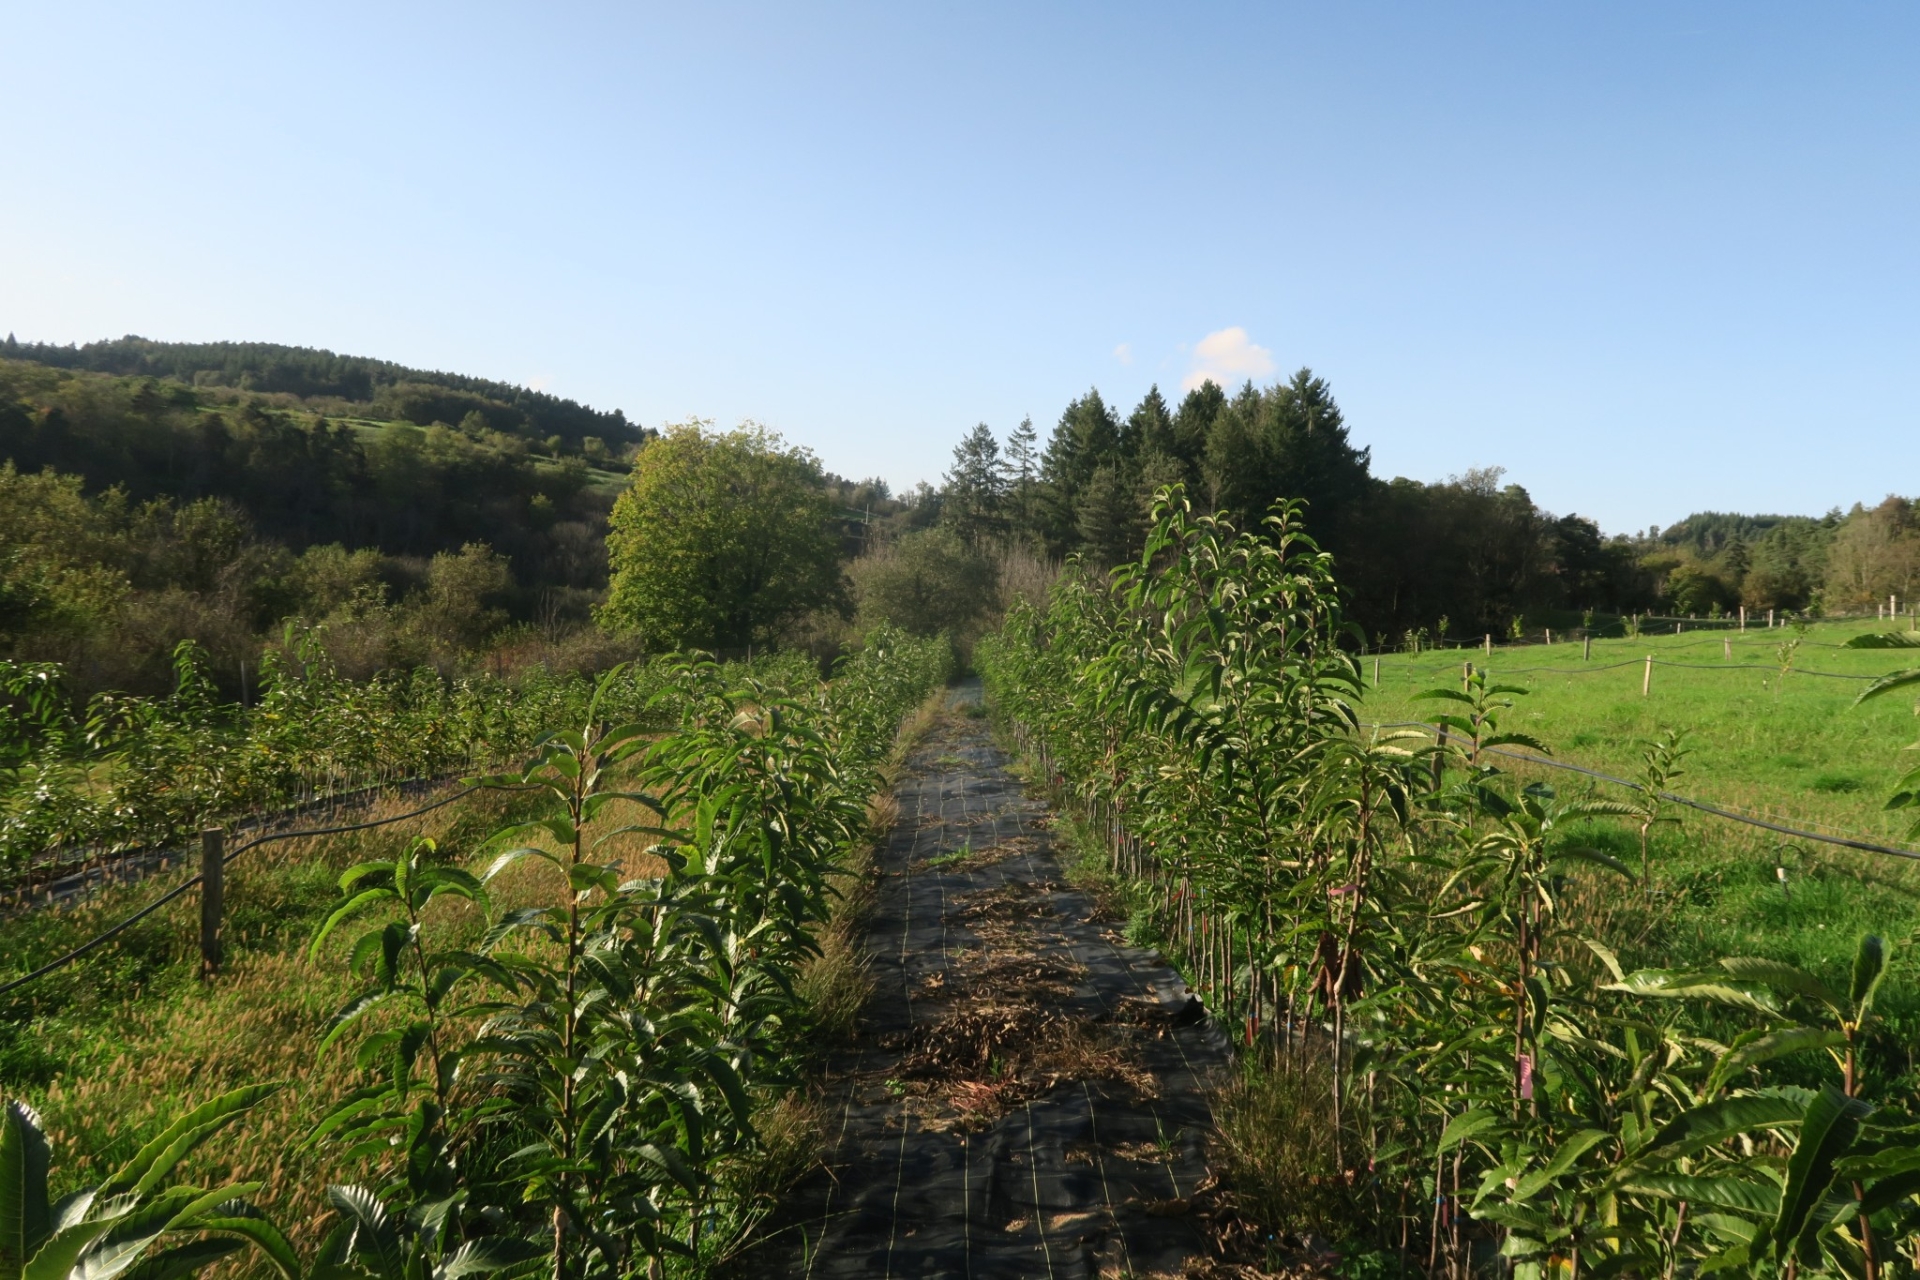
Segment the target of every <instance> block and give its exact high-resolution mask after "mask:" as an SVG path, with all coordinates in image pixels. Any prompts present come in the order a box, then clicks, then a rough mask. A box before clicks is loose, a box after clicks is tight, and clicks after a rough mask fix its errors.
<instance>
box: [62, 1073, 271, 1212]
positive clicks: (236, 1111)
mask: <svg viewBox="0 0 1920 1280" xmlns="http://www.w3.org/2000/svg"><path fill="white" fill-rule="evenodd" d="M280 1088H281V1086H280V1085H278V1084H249V1085H242V1086H241V1087H240V1088H238V1089H233V1090H230V1091H228V1092H226V1093H223V1094H221V1095H220V1096H219V1097H217V1098H213V1099H210V1100H209V1101H207V1102H203V1103H201V1104H200V1105H199V1106H197V1107H195V1108H194V1109H193V1110H192V1111H189V1112H187V1114H186V1115H184V1116H181V1117H180V1118H179V1119H178V1120H175V1121H174V1122H173V1123H172V1124H170V1125H168V1126H167V1128H166V1129H165V1130H164V1131H163V1132H162V1133H161V1134H160V1135H159V1136H158V1137H156V1138H154V1139H153V1141H151V1142H149V1143H147V1145H146V1146H144V1147H141V1148H140V1150H139V1151H137V1152H135V1153H134V1156H133V1159H131V1160H129V1161H127V1163H126V1164H124V1165H122V1166H121V1167H120V1168H119V1170H118V1171H116V1172H115V1173H114V1175H113V1176H112V1177H110V1178H108V1179H107V1180H106V1181H105V1182H103V1183H101V1184H100V1186H99V1188H98V1192H99V1194H100V1195H103V1196H106V1195H112V1194H114V1193H115V1192H120V1191H132V1192H136V1193H138V1194H140V1195H146V1194H147V1193H149V1192H151V1191H152V1190H153V1189H154V1188H155V1187H157V1186H159V1185H160V1183H161V1182H162V1181H163V1180H165V1178H166V1176H167V1175H168V1174H169V1173H171V1172H173V1168H174V1166H175V1165H177V1164H179V1163H180V1161H182V1160H184V1159H186V1157H187V1155H188V1154H189V1153H190V1152H192V1151H193V1149H194V1148H195V1147H197V1146H199V1145H200V1144H201V1143H202V1142H205V1141H206V1140H207V1139H208V1138H210V1137H212V1136H213V1135H214V1134H215V1133H216V1132H218V1131H219V1130H221V1129H223V1128H225V1127H226V1126H227V1125H229V1124H231V1123H232V1122H233V1121H234V1120H236V1119H238V1118H239V1117H240V1116H241V1115H242V1114H244V1113H245V1112H246V1111H248V1110H250V1109H252V1108H253V1107H254V1106H255V1105H257V1104H258V1103H259V1102H260V1101H261V1100H262V1099H264V1098H267V1097H270V1096H272V1095H273V1094H275V1093H278V1092H279V1091H280Z"/></svg>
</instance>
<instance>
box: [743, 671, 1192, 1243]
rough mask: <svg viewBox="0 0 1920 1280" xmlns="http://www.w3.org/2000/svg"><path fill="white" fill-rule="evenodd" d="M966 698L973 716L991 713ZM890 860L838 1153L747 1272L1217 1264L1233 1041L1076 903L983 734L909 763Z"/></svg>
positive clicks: (1086, 900) (885, 863)
mask: <svg viewBox="0 0 1920 1280" xmlns="http://www.w3.org/2000/svg"><path fill="white" fill-rule="evenodd" d="M977 696H978V694H977V691H972V690H969V691H964V692H963V693H962V695H961V701H963V702H964V700H965V699H966V698H968V697H972V698H977ZM897 795H898V801H899V806H900V817H899V821H898V823H897V824H896V825H895V827H894V830H893V833H892V837H891V839H890V841H889V843H888V845H887V847H886V849H885V850H884V851H883V853H882V856H881V860H880V871H881V876H882V878H881V882H880V886H879V894H878V902H877V906H876V909H875V911H874V913H873V916H872V925H871V932H870V935H869V943H868V945H869V947H870V950H871V952H872V956H873V972H874V977H875V979H876V991H875V995H874V998H873V1000H872V1002H871V1004H870V1005H869V1007H868V1010H867V1015H866V1021H865V1025H864V1028H863V1031H862V1033H861V1034H860V1036H859V1037H858V1039H857V1040H856V1041H855V1042H854V1043H853V1044H851V1045H849V1046H848V1047H847V1048H846V1049H845V1050H843V1051H842V1052H841V1053H839V1054H838V1055H836V1057H835V1058H834V1060H833V1061H832V1062H831V1064H830V1067H829V1070H828V1072H827V1075H826V1082H825V1086H824V1088H825V1097H826V1099H827V1101H828V1104H829V1109H830V1116H829V1151H828V1154H827V1157H826V1167H825V1168H824V1169H822V1170H820V1171H818V1172H816V1173H815V1174H814V1175H812V1176H811V1177H810V1178H808V1179H807V1180H806V1181H805V1182H803V1183H802V1185H801V1186H800V1187H799V1188H798V1189H797V1190H796V1191H795V1193H794V1194H793V1196H792V1198H791V1200H790V1201H789V1202H788V1203H787V1204H786V1205H784V1206H783V1207H782V1211H781V1212H780V1213H779V1214H778V1215H777V1217H778V1222H779V1226H778V1228H777V1234H776V1236H775V1238H774V1241H773V1242H772V1245H771V1247H770V1248H769V1249H767V1250H765V1251H764V1252H762V1253H761V1254H760V1255H759V1257H758V1258H757V1259H756V1260H755V1261H754V1264H753V1265H752V1268H751V1269H752V1270H753V1272H754V1273H755V1274H771V1275H784V1276H794V1277H820V1278H822V1280H825V1278H828V1277H854V1276H858V1277H881V1278H890V1277H912V1278H913V1280H923V1278H931V1277H949V1276H952V1277H973V1278H979V1280H988V1278H994V1277H1013V1276H1053V1277H1082V1276H1087V1277H1092V1276H1109V1277H1119V1276H1134V1277H1145V1276H1151V1275H1154V1274H1156V1273H1157V1274H1161V1275H1178V1274H1179V1273H1180V1272H1181V1270H1182V1266H1183V1263H1184V1262H1185V1260H1186V1259H1188V1258H1190V1257H1194V1256H1196V1255H1199V1254H1201V1253H1203V1252H1204V1251H1205V1242H1204V1240H1203V1239H1202V1236H1201V1232H1200V1228H1199V1225H1198V1222H1197V1220H1196V1219H1195V1218H1194V1217H1193V1216H1192V1215H1191V1214H1190V1213H1189V1212H1188V1210H1189V1208H1190V1204H1189V1201H1190V1199H1191V1197H1192V1196H1193V1195H1194V1193H1195V1192H1196V1191H1197V1190H1200V1189H1201V1188H1202V1187H1203V1185H1204V1184H1205V1183H1206V1182H1207V1181H1208V1178H1209V1175H1208V1168H1207V1163H1206V1140H1207V1135H1208V1132H1209V1130H1210V1128H1211V1123H1212V1121H1211V1116H1210V1114H1209V1112H1208V1108H1207V1104H1206V1100H1205V1085H1206V1082H1207V1081H1208V1079H1209V1078H1210V1077H1211V1076H1212V1075H1213V1074H1214V1073H1217V1072H1219V1071H1221V1070H1222V1069H1223V1068H1224V1067H1225V1065H1226V1063H1227V1051H1226V1044H1225V1041H1224V1040H1223V1039H1222V1038H1221V1036H1220V1034H1219V1032H1218V1031H1217V1030H1215V1029H1214V1028H1213V1027H1212V1026H1211V1024H1210V1023H1208V1022H1207V1021H1206V1019H1205V1017H1204V1011H1202V1010H1201V1009H1200V1008H1199V1006H1198V1005H1197V1003H1195V1002H1194V1001H1193V1000H1192V998H1191V996H1189V994H1188V993H1187V990H1186V987H1185V985H1184V984H1183V983H1182V982H1181V981H1180V979H1179V978H1178V976H1177V975H1176V974H1175V973H1174V972H1173V970H1172V969H1171V968H1169V967H1168V966H1167V965H1166V963H1165V962H1164V961H1162V960H1161V959H1160V957H1159V956H1157V955H1155V954H1153V953H1151V952H1147V951H1143V950H1140V949H1137V948H1132V947H1128V946H1127V945H1126V944H1125V941H1124V938H1123V937H1122V935H1121V933H1120V932H1119V930H1120V929H1121V927H1122V925H1121V922H1119V921H1115V920H1109V919H1101V918H1100V916H1099V912H1098V910H1097V907H1096V904H1095V902H1094V901H1093V900H1092V898H1090V897H1089V895H1087V894H1086V893H1083V892H1080V891H1078V890H1075V889H1071V888H1068V887H1067V886H1066V884H1065V876H1064V874H1063V872H1062V869H1061V865H1060V862H1059V859H1058V858H1057V857H1056V855H1055V852H1054V849H1053V845H1052V837H1051V834H1050V832H1049V829H1048V821H1047V819H1048V813H1047V807H1046V805H1045V804H1044V803H1042V802H1040V801H1038V800H1036V799H1034V798H1032V797H1030V796H1028V795H1026V794H1024V793H1023V791H1022V789H1021V786H1020V784H1019V782H1018V781H1017V780H1016V779H1015V778H1014V777H1013V776H1012V775H1011V774H1010V773H1009V772H1008V770H1007V760H1006V758H1005V756H1004V755H1003V753H1001V752H1000V751H999V749H998V748H997V747H995V746H994V744H993V742H992V740H991V738H990V737H989V734H988V731H987V726H986V723H985V721H984V720H981V719H978V718H975V717H972V716H968V715H966V714H964V710H962V711H960V712H959V713H956V714H954V715H951V716H949V717H948V718H947V719H946V720H945V721H944V722H943V723H942V724H941V725H940V727H939V728H938V729H936V730H935V732H934V733H933V734H932V735H931V736H930V737H929V739H928V740H927V741H926V742H925V743H923V745H922V746H921V747H920V748H919V749H918V750H917V751H916V752H915V753H914V755H913V758H912V760H911V761H910V763H909V767H908V770H907V773H906V777H905V780H904V781H903V782H902V783H901V785H900V788H899V791H898V793H897Z"/></svg>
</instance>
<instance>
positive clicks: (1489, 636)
mask: <svg viewBox="0 0 1920 1280" xmlns="http://www.w3.org/2000/svg"><path fill="white" fill-rule="evenodd" d="M1480 647H1481V648H1482V649H1484V650H1485V651H1486V655H1487V656H1488V657H1489V658H1491V657H1492V656H1493V632H1491V631H1489V632H1487V633H1486V634H1484V635H1482V636H1481V637H1480Z"/></svg>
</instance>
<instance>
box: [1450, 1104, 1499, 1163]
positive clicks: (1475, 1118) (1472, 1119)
mask: <svg viewBox="0 0 1920 1280" xmlns="http://www.w3.org/2000/svg"><path fill="white" fill-rule="evenodd" d="M1499 1121H1500V1116H1499V1114H1498V1113H1496V1112H1494V1111H1492V1110H1489V1109H1488V1108H1486V1107H1470V1108H1468V1109H1467V1110H1465V1111H1462V1112H1461V1113H1460V1114H1459V1115H1457V1116H1455V1117H1454V1118H1453V1119H1451V1120H1449V1121H1448V1122H1447V1127H1446V1129H1445V1130H1444V1131H1443V1132H1442V1133H1441V1134H1440V1146H1439V1148H1438V1150H1439V1151H1441V1152H1447V1151H1451V1150H1453V1148H1455V1147H1457V1146H1459V1145H1460V1144H1461V1143H1463V1142H1465V1141H1466V1140H1467V1139H1468V1138H1471V1137H1472V1136H1473V1135H1474V1134H1476V1133H1479V1132H1480V1131H1481V1130H1482V1129H1485V1128H1488V1127H1489V1126H1491V1125H1494V1124H1498V1123H1499Z"/></svg>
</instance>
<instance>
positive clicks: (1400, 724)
mask: <svg viewBox="0 0 1920 1280" xmlns="http://www.w3.org/2000/svg"><path fill="white" fill-rule="evenodd" d="M1360 727H1361V728H1363V729H1425V730H1426V731H1427V732H1428V733H1434V734H1437V733H1438V728H1437V726H1435V725H1432V724H1429V723H1428V722H1427V721H1425V720H1388V721H1382V722H1380V723H1377V724H1362V725H1361V726H1360ZM1481 750H1482V751H1483V752H1485V753H1486V754H1487V755H1496V756H1504V757H1506V758H1507V759H1509V760H1521V761H1525V762H1526V763H1527V764H1537V765H1540V766H1541V767H1543V768H1547V769H1564V770H1566V771H1567V772H1568V773H1578V774H1584V775H1585V776H1587V777H1589V778H1598V779H1599V780H1600V781H1602V782H1611V783H1613V784H1614V785H1615V786H1620V787H1631V788H1633V789H1634V790H1636V791H1638V790H1641V786H1640V784H1639V783H1637V782H1634V781H1632V780H1631V779H1628V778H1616V777H1614V776H1613V775H1612V774H1610V773H1602V772H1600V771H1599V770H1598V769H1589V768H1587V767H1586V766H1585V765H1579V764H1568V763H1567V762H1566V761H1564V760H1549V759H1547V758H1546V757H1545V756H1535V755H1528V754H1527V753H1526V752H1524V751H1509V750H1507V749H1506V748H1505V747H1482V748H1481ZM1654 794H1655V795H1657V796H1659V798H1660V799H1662V800H1665V801H1667V802H1668V803H1669V804H1680V805H1685V806H1687V807H1688V808H1689V809H1698V810H1699V811H1700V812H1702V813H1710V814H1712V815H1713V816H1714V817H1716V818H1725V819H1727V820H1728V821H1730V822H1743V823H1745V824H1746V825H1748V826H1750V827H1765V828H1766V829H1767V830H1768V831H1777V832H1779V833H1780V834H1781V835H1788V836H1793V837H1794V838H1796V839H1800V840H1818V841H1819V842H1820V843H1822V844H1836V845H1842V846H1844V847H1846V848H1848V849H1859V850H1862V851H1864V852H1866V853H1885V854H1890V855H1891V856H1893V857H1896V858H1909V859H1913V860H1917V861H1920V850H1914V849H1900V848H1896V847H1894V846H1893V845H1886V844H1875V843H1874V842H1873V841H1871V840H1856V839H1854V838H1853V837H1852V836H1840V835H1823V834H1821V833H1820V832H1818V831H1802V830H1800V829H1799V828H1798V827H1789V826H1784V825H1782V824H1780V823H1778V822H1770V821H1768V820H1767V819H1765V818H1756V817H1754V816H1752V815H1751V814H1745V813H1739V812H1736V811H1735V810H1732V809H1723V808H1721V807H1720V806H1719V805H1715V804H1708V803H1707V802H1706V801H1705V800H1695V799H1693V798H1692V797H1690V796H1683V795H1679V794H1677V793H1675V792H1672V791H1657V792H1655V793H1654Z"/></svg>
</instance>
